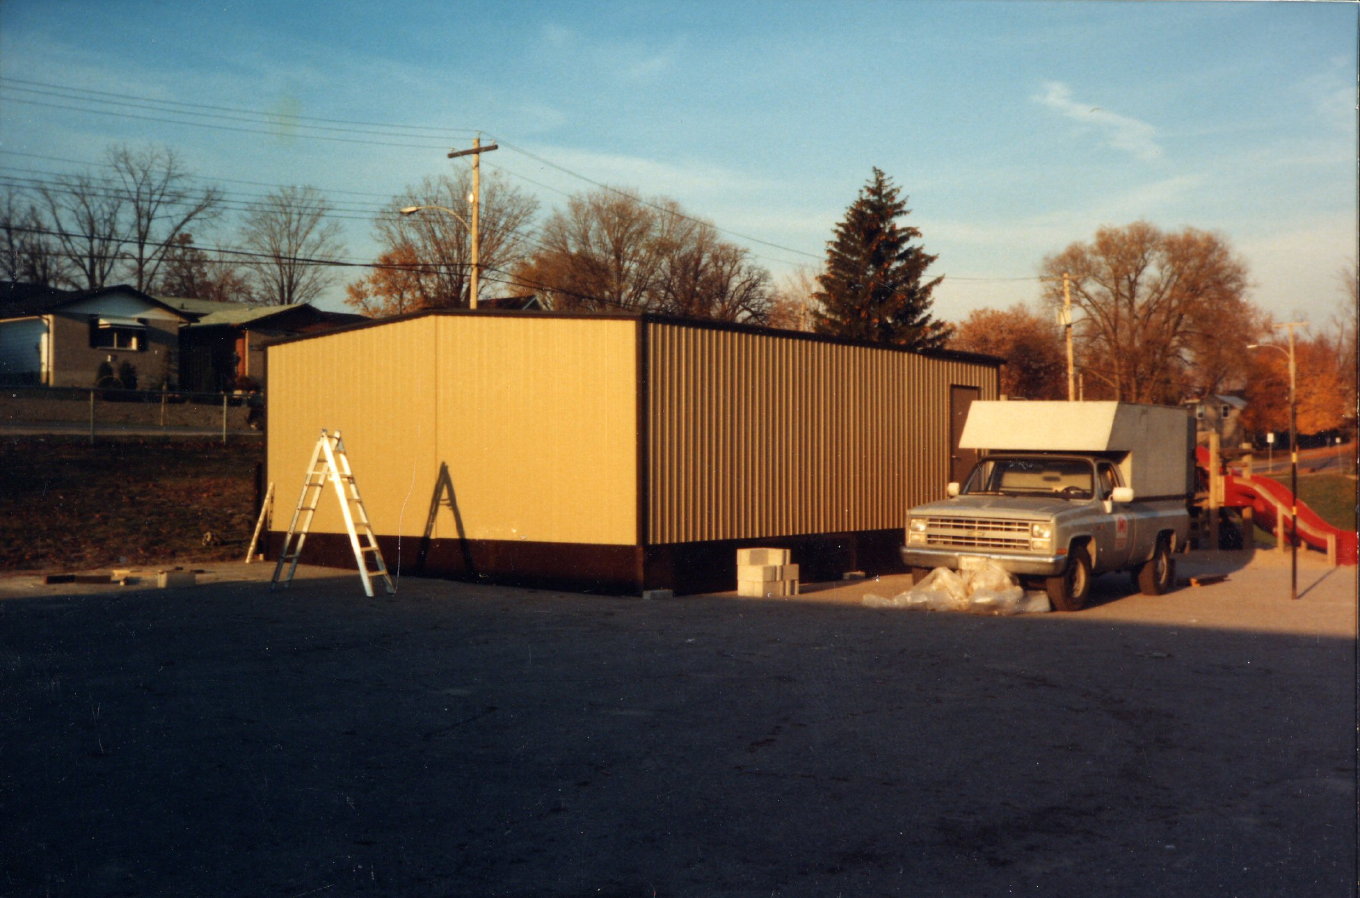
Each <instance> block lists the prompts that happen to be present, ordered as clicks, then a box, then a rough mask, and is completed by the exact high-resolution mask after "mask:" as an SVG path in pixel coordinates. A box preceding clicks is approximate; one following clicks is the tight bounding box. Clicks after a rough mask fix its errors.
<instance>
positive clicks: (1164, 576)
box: [1133, 537, 1176, 596]
mask: <svg viewBox="0 0 1360 898" xmlns="http://www.w3.org/2000/svg"><path fill="white" fill-rule="evenodd" d="M1133 579H1134V582H1136V583H1137V584H1138V590H1139V591H1140V592H1141V593H1142V594H1143V595H1145V596H1159V595H1162V594H1163V593H1167V592H1170V591H1171V587H1172V585H1173V584H1174V583H1175V582H1176V560H1175V559H1174V558H1172V557H1171V547H1170V545H1169V544H1168V543H1167V540H1166V537H1161V538H1159V539H1158V540H1157V548H1155V549H1153V550H1152V557H1151V558H1149V559H1148V560H1147V561H1144V562H1143V563H1142V564H1141V565H1139V566H1138V572H1137V573H1136V574H1134V578H1133Z"/></svg>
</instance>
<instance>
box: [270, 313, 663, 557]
mask: <svg viewBox="0 0 1360 898" xmlns="http://www.w3.org/2000/svg"><path fill="white" fill-rule="evenodd" d="M638 326H639V325H638V323H637V322H634V321H618V320H607V319H598V320H589V319H587V320H564V319H535V318H527V317H526V318H521V317H508V316H504V317H503V316H493V315H486V316H474V315H430V316H423V317H419V318H414V319H409V320H405V321H398V322H393V323H390V324H384V325H380V326H375V327H367V328H362V329H359V330H355V331H349V332H342V333H338V334H331V335H327V336H324V337H318V338H314V339H310V340H301V341H297V342H292V343H285V344H282V345H278V346H273V347H271V348H270V349H269V405H270V407H269V472H270V473H269V476H270V478H271V479H273V480H275V482H276V489H277V495H278V497H279V499H278V504H277V506H276V509H277V510H276V512H275V516H274V529H276V530H278V529H285V528H286V527H287V526H288V520H289V518H290V517H291V515H292V510H293V507H294V506H295V505H296V502H297V496H298V493H299V492H300V490H301V486H302V477H303V475H304V473H305V470H306V465H307V459H308V457H309V455H310V452H311V450H312V447H313V446H314V445H315V442H316V439H317V436H318V434H319V431H320V430H321V428H327V429H331V430H335V429H339V430H340V431H341V432H342V435H343V437H344V440H345V443H346V446H347V448H348V450H349V455H350V459H351V462H352V463H353V466H354V473H355V476H356V478H357V480H358V484H359V488H360V491H361V492H362V494H363V497H364V503H365V506H366V507H367V510H368V512H369V517H370V519H371V520H372V522H373V525H374V529H375V530H376V531H377V533H378V534H380V535H401V536H405V537H417V538H418V537H420V536H422V535H423V534H424V532H425V527H426V521H427V519H428V515H429V510H430V506H431V501H432V499H433V498H434V496H435V492H436V487H437V485H438V479H439V472H440V466H441V465H447V467H448V472H449V483H450V484H451V486H452V488H453V498H454V500H455V501H456V503H457V510H458V517H459V519H460V520H461V525H462V529H461V534H460V531H459V528H458V521H456V520H455V518H454V515H453V512H452V510H451V509H450V508H449V507H448V506H447V505H445V506H443V507H441V508H440V509H439V512H438V514H437V516H436V523H435V529H434V532H433V534H432V535H433V536H434V537H436V538H451V537H457V536H459V535H462V536H464V537H465V538H467V539H480V540H527V541H540V542H565V543H591V544H607V545H635V544H636V542H637V507H638V505H637V461H636V459H637V444H636V435H637V404H636V403H637V371H636V364H637V361H636V359H637V349H636V344H637V336H636V335H637V327H638ZM445 498H446V499H447V496H446V495H445ZM312 529H313V531H315V532H326V533H339V532H342V531H343V529H344V528H343V524H342V522H341V518H340V515H339V511H338V503H337V501H336V500H335V498H334V496H333V494H329V495H327V496H325V497H324V498H323V501H322V505H321V508H320V510H319V511H318V514H317V519H316V521H315V523H314V525H313V528H312Z"/></svg>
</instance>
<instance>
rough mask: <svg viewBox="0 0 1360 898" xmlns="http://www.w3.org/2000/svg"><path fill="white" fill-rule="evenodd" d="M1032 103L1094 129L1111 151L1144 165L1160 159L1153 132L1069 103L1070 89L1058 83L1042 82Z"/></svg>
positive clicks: (1114, 115) (1099, 110)
mask: <svg viewBox="0 0 1360 898" xmlns="http://www.w3.org/2000/svg"><path fill="white" fill-rule="evenodd" d="M1035 100H1037V101H1038V102H1039V103H1042V104H1043V105H1045V106H1047V107H1048V108H1049V109H1052V110H1054V111H1055V112H1057V113H1059V114H1060V115H1062V116H1064V117H1066V118H1070V119H1072V120H1073V121H1077V122H1081V123H1082V124H1085V125H1091V126H1092V127H1094V128H1096V129H1098V130H1099V131H1101V133H1103V134H1104V139H1105V143H1107V144H1108V145H1110V146H1112V147H1114V148H1115V149H1118V150H1124V151H1125V152H1128V153H1131V154H1132V155H1134V156H1135V157H1137V158H1139V159H1142V160H1143V161H1144V162H1150V161H1152V160H1154V159H1159V158H1161V155H1162V148H1161V146H1160V145H1159V144H1158V143H1157V129H1156V128H1154V127H1152V126H1151V125H1149V124H1148V123H1147V122H1143V121H1139V120H1138V119H1136V118H1130V117H1129V116H1126V115H1119V114H1118V113H1115V112H1110V111H1109V110H1107V109H1102V108H1101V107H1099V106H1095V105H1092V104H1090V103H1083V102H1078V101H1076V100H1074V99H1072V89H1071V88H1070V87H1068V86H1067V85H1066V84H1063V83H1062V82H1061V81H1049V82H1046V83H1045V84H1044V90H1043V93H1041V94H1039V95H1038V96H1037V97H1035Z"/></svg>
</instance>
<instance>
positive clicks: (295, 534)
mask: <svg viewBox="0 0 1360 898" xmlns="http://www.w3.org/2000/svg"><path fill="white" fill-rule="evenodd" d="M327 481H329V482H330V483H333V484H334V485H335V495H336V496H337V497H338V498H339V500H340V512H341V514H342V515H344V518H345V530H346V531H347V532H348V533H349V542H350V545H351V546H353V547H354V560H355V561H356V562H358V564H359V577H360V578H361V579H362V580H363V581H364V594H365V595H367V596H369V597H372V595H373V579H372V578H373V576H374V575H377V576H380V577H382V579H383V582H384V583H385V584H386V585H387V592H388V595H391V594H393V593H395V592H396V591H397V587H396V585H395V584H393V582H392V577H391V576H390V575H389V574H388V573H387V564H386V563H385V562H384V561H383V556H382V549H380V548H378V540H377V537H375V536H374V535H373V525H372V524H370V523H369V521H368V512H366V511H365V510H364V500H363V499H362V498H360V496H359V484H358V483H357V482H356V481H355V479H354V472H353V471H352V470H350V466H349V455H348V454H346V452H345V443H344V441H343V440H341V439H340V431H338V430H337V431H335V432H334V433H329V432H327V431H325V430H323V431H321V437H320V439H318V440H317V441H316V447H315V448H314V449H312V460H311V461H310V462H309V463H308V464H307V477H306V479H305V480H304V481H303V482H302V495H301V496H299V497H298V504H297V508H295V509H294V510H293V520H292V521H291V522H290V523H289V524H288V535H287V536H286V537H284V540H283V550H282V551H281V552H279V560H278V563H277V564H275V565H274V579H273V580H272V581H271V583H270V584H269V588H270V589H271V590H273V589H274V588H276V587H278V586H279V585H280V584H282V585H283V586H284V587H285V588H286V587H287V586H289V584H291V583H292V582H293V572H294V571H296V570H297V565H298V558H300V557H301V555H302V546H303V544H304V543H305V542H306V541H307V531H308V530H309V529H310V528H311V526H312V516H313V515H314V514H316V508H317V505H318V504H319V503H320V502H321V496H322V494H323V493H324V492H325V489H326V483H327ZM370 564H371V565H372V570H371V571H370V570H369V566H370ZM284 565H287V566H288V573H287V574H286V575H284V576H282V577H281V576H280V575H281V574H283V569H284Z"/></svg>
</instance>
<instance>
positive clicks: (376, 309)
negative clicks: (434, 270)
mask: <svg viewBox="0 0 1360 898" xmlns="http://www.w3.org/2000/svg"><path fill="white" fill-rule="evenodd" d="M433 286H435V285H434V284H433V282H432V281H431V279H430V277H429V276H428V275H427V274H426V273H425V271H424V266H422V265H421V262H420V258H419V257H418V256H417V255H416V251H415V249H414V248H413V247H412V246H411V245H410V244H409V243H403V244H401V245H399V246H397V247H395V248H394V249H390V250H388V251H387V252H385V253H383V254H382V255H380V256H379V257H378V261H377V263H376V264H375V265H374V268H373V272H372V273H371V274H370V275H369V276H368V277H366V278H364V279H363V280H360V281H357V282H355V283H353V284H350V285H349V286H348V287H346V288H345V293H346V294H347V296H346V298H345V302H347V303H348V304H349V305H352V306H354V307H355V308H357V309H358V310H359V311H360V312H361V313H362V314H364V315H367V316H369V317H370V318H389V317H391V316H393V315H404V314H405V313H407V312H416V311H419V310H421V309H427V308H431V307H433V306H434V305H435V303H434V302H433V301H432V300H433V297H432V296H431V295H430V288H431V287H433Z"/></svg>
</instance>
